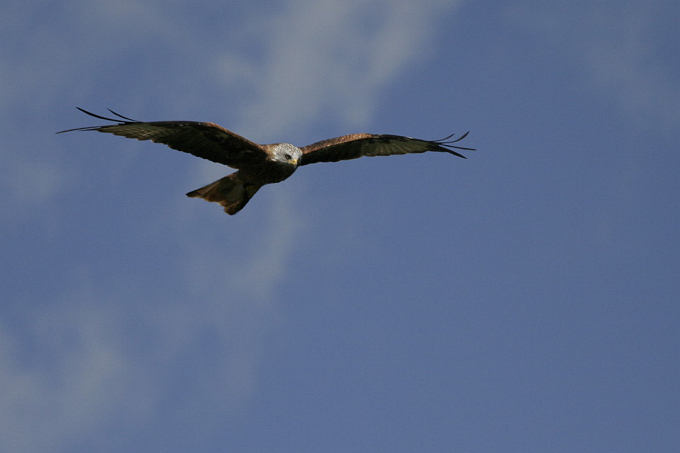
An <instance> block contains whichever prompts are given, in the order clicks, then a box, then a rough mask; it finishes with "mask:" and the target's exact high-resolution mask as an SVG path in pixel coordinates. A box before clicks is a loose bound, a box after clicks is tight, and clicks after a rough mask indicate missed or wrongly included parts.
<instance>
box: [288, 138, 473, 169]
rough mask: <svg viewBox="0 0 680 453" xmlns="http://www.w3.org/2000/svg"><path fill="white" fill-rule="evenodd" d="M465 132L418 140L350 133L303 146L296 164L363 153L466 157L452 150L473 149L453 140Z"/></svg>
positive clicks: (374, 154) (344, 157)
mask: <svg viewBox="0 0 680 453" xmlns="http://www.w3.org/2000/svg"><path fill="white" fill-rule="evenodd" d="M467 134H468V133H467V132H466V133H465V134H463V135H462V136H460V137H458V138H457V139H455V140H453V139H452V138H453V135H449V136H448V137H446V138H443V139H441V140H420V139H417V138H411V137H403V136H400V135H385V134H379V135H376V134H352V135H343V136H342V137H336V138H331V139H329V140H323V141H320V142H317V143H313V144H311V145H307V146H305V147H304V148H302V152H303V155H302V159H301V161H300V163H299V164H298V165H308V164H314V163H317V162H338V161H340V160H349V159H357V158H359V157H363V156H392V155H394V154H410V153H424V152H426V151H439V152H445V153H449V154H453V155H454V156H458V157H462V158H465V156H463V155H462V154H459V153H457V152H456V151H454V149H460V150H465V151H474V148H463V147H462V146H457V145H455V143H457V142H459V141H460V140H463V139H464V138H465V137H466V136H467Z"/></svg>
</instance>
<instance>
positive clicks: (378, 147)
mask: <svg viewBox="0 0 680 453" xmlns="http://www.w3.org/2000/svg"><path fill="white" fill-rule="evenodd" d="M78 110H80V111H81V112H83V113H86V114H88V115H90V116H93V117H95V118H99V119H102V120H106V121H113V122H115V123H117V124H110V125H106V126H92V127H79V128H76V129H68V130H65V131H60V132H58V133H59V134H60V133H63V132H71V131H97V132H105V133H109V134H114V135H120V136H122V137H128V138H135V139H137V140H151V141H152V142H156V143H163V144H165V145H168V146H169V147H170V148H172V149H176V150H178V151H183V152H186V153H190V154H193V155H194V156H197V157H201V158H203V159H208V160H210V161H212V162H217V163H219V164H223V165H227V166H229V167H232V168H235V169H237V170H238V171H236V172H235V173H232V174H230V175H229V176H225V177H224V178H222V179H219V180H217V181H215V182H213V183H211V184H208V185H207V186H205V187H201V188H200V189H197V190H194V191H192V192H189V193H188V194H187V196H189V197H197V198H203V199H204V200H207V201H214V202H216V203H219V204H220V205H222V206H224V211H225V212H226V213H227V214H231V215H233V214H236V213H237V212H238V211H240V210H241V209H243V207H244V206H245V205H246V203H248V201H249V200H250V199H251V198H252V197H253V195H255V193H256V192H257V191H258V190H259V189H260V187H262V186H264V185H265V184H272V183H276V182H281V181H283V180H284V179H286V178H288V177H289V176H290V175H292V174H293V172H295V170H296V169H297V167H299V166H301V165H308V164H314V163H317V162H338V161H341V160H348V159H356V158H359V157H363V156H391V155H394V154H409V153H424V152H426V151H438V152H445V153H449V154H453V155H454V156H458V157H463V158H465V156H463V155H462V154H459V153H457V152H456V151H454V149H458V150H465V151H474V149H473V148H464V147H461V146H458V145H456V143H457V142H459V141H460V140H462V139H464V138H465V137H466V136H467V134H468V133H467V132H466V133H465V134H463V135H462V136H460V137H458V138H457V139H453V135H449V136H448V137H446V138H444V139H442V140H419V139H416V138H410V137H403V136H400V135H386V134H351V135H343V136H342V137H336V138H331V139H329V140H322V141H320V142H317V143H313V144H311V145H307V146H305V147H302V148H298V147H296V146H294V145H291V144H289V143H274V144H270V145H260V144H258V143H255V142H251V141H250V140H248V139H246V138H244V137H241V136H240V135H238V134H235V133H234V132H231V131H229V130H227V129H225V128H223V127H221V126H218V125H217V124H214V123H201V122H196V121H152V122H141V121H136V120H133V119H131V118H128V117H125V116H123V115H120V114H118V113H116V112H114V111H113V110H109V111H110V112H111V113H112V114H114V115H115V116H117V117H118V118H106V117H104V116H99V115H95V114H94V113H90V112H88V111H86V110H83V109H81V108H79V107H78Z"/></svg>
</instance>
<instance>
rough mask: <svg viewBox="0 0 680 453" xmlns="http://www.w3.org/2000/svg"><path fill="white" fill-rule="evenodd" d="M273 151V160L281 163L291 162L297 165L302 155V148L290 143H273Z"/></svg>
mask: <svg viewBox="0 0 680 453" xmlns="http://www.w3.org/2000/svg"><path fill="white" fill-rule="evenodd" d="M272 149H273V151H274V152H273V153H272V156H271V158H270V159H271V160H272V161H274V162H277V163H281V164H289V165H292V166H294V167H297V165H298V161H299V160H300V158H301V157H302V150H301V149H300V148H298V147H297V146H295V145H291V144H290V143H277V144H275V145H272Z"/></svg>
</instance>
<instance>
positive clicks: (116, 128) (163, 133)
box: [58, 107, 268, 168]
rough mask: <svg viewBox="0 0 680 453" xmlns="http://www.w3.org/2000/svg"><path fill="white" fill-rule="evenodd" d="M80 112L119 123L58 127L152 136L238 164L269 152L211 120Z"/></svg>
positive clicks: (259, 158) (141, 137) (215, 159)
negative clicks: (140, 118)
mask: <svg viewBox="0 0 680 453" xmlns="http://www.w3.org/2000/svg"><path fill="white" fill-rule="evenodd" d="M78 110H80V111H81V112H83V113H87V114H88V115H90V116H93V117H95V118H99V119H103V120H106V121H114V122H117V123H118V124H111V125H107V126H92V127H80V128H76V129H68V130H65V131H60V132H58V134H60V133H63V132H71V131H97V132H105V133H109V134H114V135H120V136H122V137H127V138H134V139H137V140H151V141H152V142H156V143H163V144H165V145H168V146H169V147H170V148H172V149H176V150H177V151H183V152H185V153H190V154H193V155H194V156H197V157H201V158H203V159H208V160H210V161H213V162H217V163H220V164H224V165H228V166H230V167H233V168H239V167H240V166H241V165H243V164H252V163H258V162H263V161H264V160H265V159H266V158H267V156H268V154H267V152H266V151H265V149H264V148H263V147H262V146H261V145H259V144H257V143H254V142H251V141H250V140H248V139H246V138H243V137H241V136H240V135H238V134H235V133H234V132H231V131H229V130H227V129H225V128H223V127H222V126H219V125H217V124H213V123H200V122H196V121H154V122H141V121H135V120H132V119H130V118H127V117H125V116H122V115H120V114H118V113H116V112H114V111H112V110H110V111H111V113H113V114H114V115H116V116H118V117H119V118H117V119H116V118H106V117H103V116H99V115H96V114H94V113H90V112H88V111H86V110H83V109H81V108H79V107H78Z"/></svg>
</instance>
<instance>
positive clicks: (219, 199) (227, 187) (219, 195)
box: [187, 172, 262, 215]
mask: <svg viewBox="0 0 680 453" xmlns="http://www.w3.org/2000/svg"><path fill="white" fill-rule="evenodd" d="M260 187H262V186H257V185H253V184H246V183H244V182H243V181H241V180H240V179H239V177H238V172H236V173H232V174H230V175H229V176H225V177H224V178H222V179H218V180H217V181H215V182H213V183H210V184H208V185H207V186H204V187H201V188H200V189H196V190H194V191H192V192H189V193H188V194H187V197H191V198H203V199H204V200H206V201H214V202H215V203H219V204H220V205H222V206H224V212H226V213H227V214H229V215H234V214H236V213H237V212H239V211H240V210H241V209H243V207H244V206H245V205H246V204H247V203H248V201H249V200H250V199H251V198H252V197H253V195H255V192H257V191H258V189H259V188H260Z"/></svg>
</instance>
